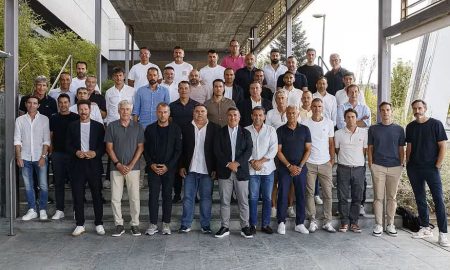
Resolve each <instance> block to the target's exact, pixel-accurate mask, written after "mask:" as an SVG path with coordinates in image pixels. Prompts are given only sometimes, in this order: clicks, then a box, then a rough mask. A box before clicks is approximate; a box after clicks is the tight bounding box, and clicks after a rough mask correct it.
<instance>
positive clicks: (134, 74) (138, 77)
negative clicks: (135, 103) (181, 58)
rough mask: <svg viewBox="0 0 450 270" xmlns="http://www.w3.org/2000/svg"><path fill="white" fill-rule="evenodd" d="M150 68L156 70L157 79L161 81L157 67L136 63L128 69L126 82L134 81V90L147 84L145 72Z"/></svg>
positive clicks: (150, 64)
mask: <svg viewBox="0 0 450 270" xmlns="http://www.w3.org/2000/svg"><path fill="white" fill-rule="evenodd" d="M151 67H154V68H156V69H157V70H158V79H162V73H161V70H160V69H159V67H158V66H157V65H155V64H153V63H150V62H148V63H147V64H146V65H143V64H142V63H137V64H136V65H134V66H133V67H132V68H131V69H130V72H129V73H128V80H132V81H134V86H133V87H134V89H138V88H139V87H142V86H144V85H146V84H148V79H147V72H148V69H149V68H151Z"/></svg>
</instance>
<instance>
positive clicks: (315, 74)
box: [297, 64, 323, 94]
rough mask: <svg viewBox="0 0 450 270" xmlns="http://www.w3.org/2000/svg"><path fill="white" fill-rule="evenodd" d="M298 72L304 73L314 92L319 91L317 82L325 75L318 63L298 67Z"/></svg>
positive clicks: (309, 86) (309, 88)
mask: <svg viewBox="0 0 450 270" xmlns="http://www.w3.org/2000/svg"><path fill="white" fill-rule="evenodd" d="M297 71H298V72H300V73H301V74H304V75H305V76H306V79H307V80H308V90H309V91H311V92H312V93H313V94H314V93H315V92H317V88H316V83H317V81H318V80H319V78H320V77H322V76H323V69H322V68H321V67H320V66H318V65H312V66H308V65H307V64H304V65H303V66H301V67H299V68H298V69H297Z"/></svg>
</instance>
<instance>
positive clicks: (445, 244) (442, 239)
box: [438, 232, 450, 247]
mask: <svg viewBox="0 0 450 270" xmlns="http://www.w3.org/2000/svg"><path fill="white" fill-rule="evenodd" d="M438 242H439V245H441V246H442V247H450V243H449V242H448V239H447V233H443V232H439V241H438Z"/></svg>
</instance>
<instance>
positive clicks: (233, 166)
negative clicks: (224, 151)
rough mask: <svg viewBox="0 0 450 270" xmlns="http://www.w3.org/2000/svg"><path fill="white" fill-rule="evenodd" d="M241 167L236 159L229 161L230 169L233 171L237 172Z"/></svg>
mask: <svg viewBox="0 0 450 270" xmlns="http://www.w3.org/2000/svg"><path fill="white" fill-rule="evenodd" d="M238 168H239V163H237V162H236V161H232V162H230V163H228V169H230V170H231V171H232V172H235V173H236V172H237V170H238Z"/></svg>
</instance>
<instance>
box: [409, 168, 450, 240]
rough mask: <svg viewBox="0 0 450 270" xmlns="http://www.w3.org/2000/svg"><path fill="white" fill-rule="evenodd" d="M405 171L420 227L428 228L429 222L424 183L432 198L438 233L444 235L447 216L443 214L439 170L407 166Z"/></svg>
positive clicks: (443, 205)
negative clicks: (414, 199)
mask: <svg viewBox="0 0 450 270" xmlns="http://www.w3.org/2000/svg"><path fill="white" fill-rule="evenodd" d="M406 170H407V173H408V178H409V181H410V182H411V187H412V189H413V192H414V196H415V198H416V204H417V209H418V212H419V223H420V226H422V227H428V226H429V222H430V217H429V214H428V205H427V194H426V191H425V183H427V184H428V187H429V188H430V192H431V196H432V197H433V202H434V206H435V209H436V219H437V223H438V227H439V231H440V232H443V233H446V232H447V214H446V212H445V204H444V198H443V194H442V181H441V174H440V172H439V170H438V169H437V168H435V167H433V168H414V167H413V166H407V167H406Z"/></svg>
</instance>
